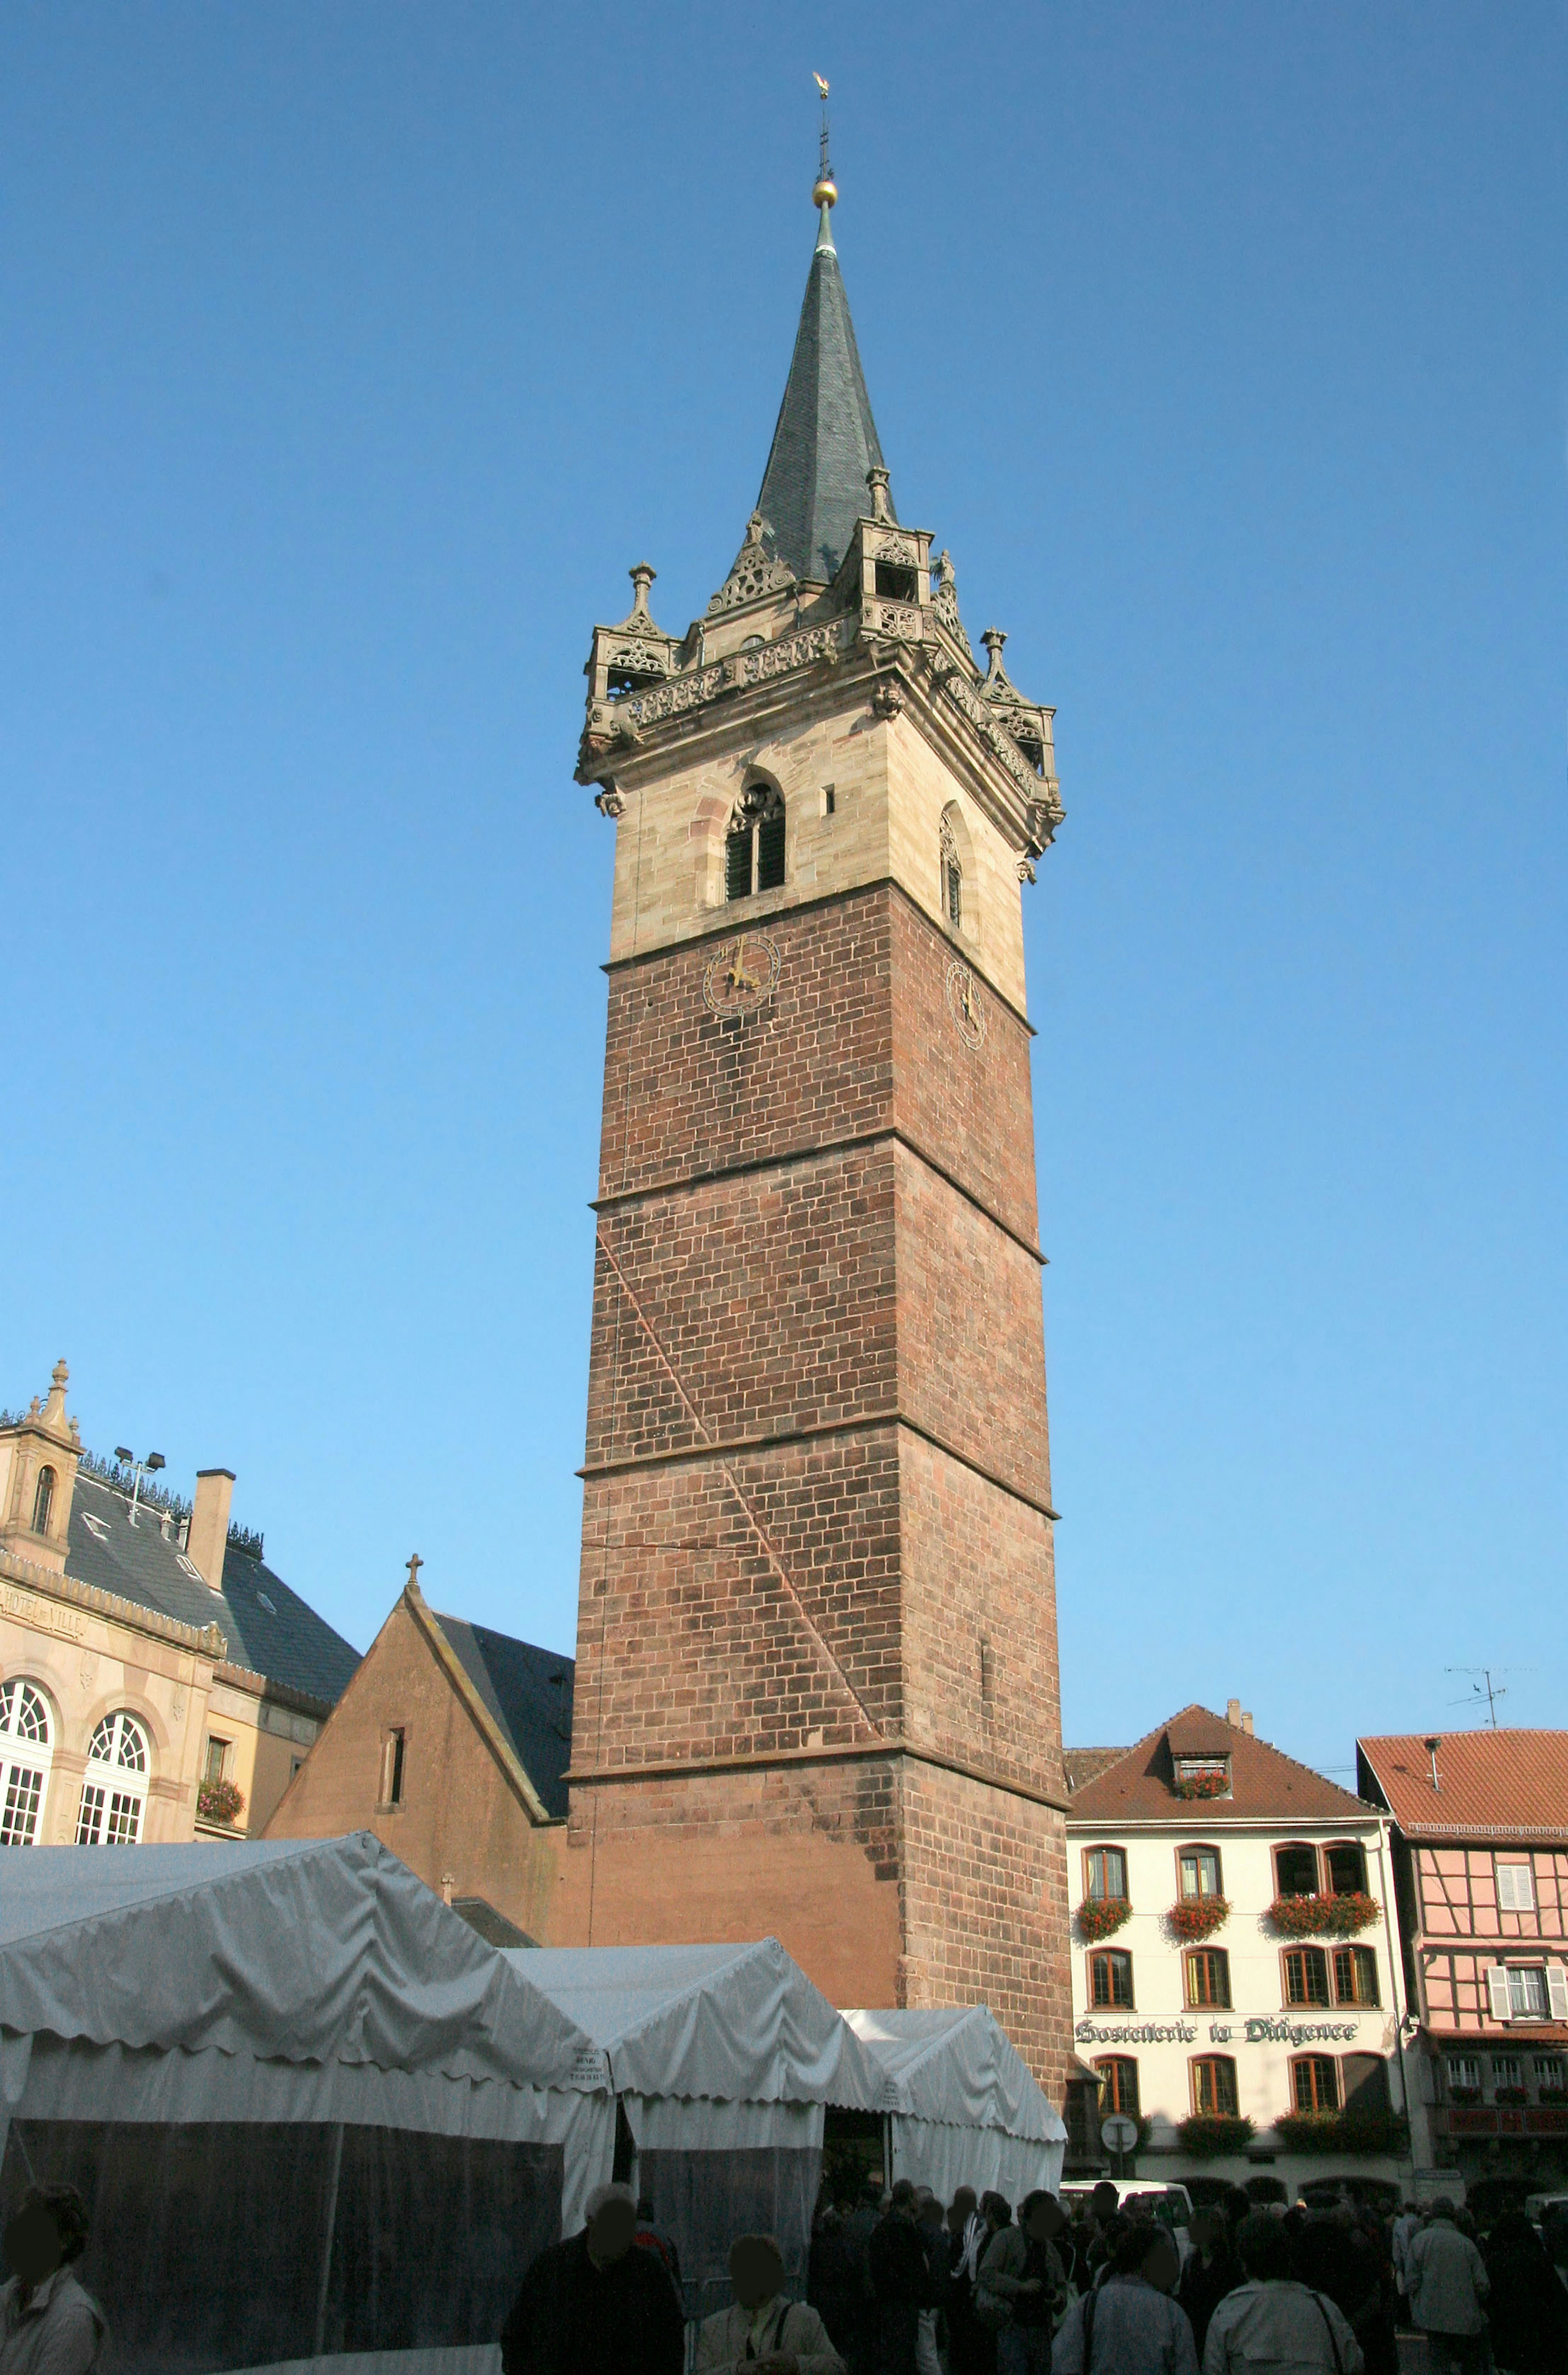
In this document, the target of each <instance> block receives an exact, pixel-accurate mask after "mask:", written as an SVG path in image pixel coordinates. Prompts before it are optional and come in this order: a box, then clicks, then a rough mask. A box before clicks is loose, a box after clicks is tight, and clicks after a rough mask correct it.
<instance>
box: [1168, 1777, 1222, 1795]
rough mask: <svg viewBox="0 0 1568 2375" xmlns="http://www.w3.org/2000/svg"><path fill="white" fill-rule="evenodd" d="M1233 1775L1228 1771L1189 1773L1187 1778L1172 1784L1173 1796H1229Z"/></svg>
mask: <svg viewBox="0 0 1568 2375" xmlns="http://www.w3.org/2000/svg"><path fill="white" fill-rule="evenodd" d="M1230 1794H1231V1777H1230V1775H1229V1774H1228V1773H1189V1774H1188V1775H1187V1777H1186V1778H1185V1780H1175V1781H1173V1782H1172V1784H1171V1795H1172V1796H1173V1798H1187V1799H1192V1798H1228V1797H1229V1796H1230Z"/></svg>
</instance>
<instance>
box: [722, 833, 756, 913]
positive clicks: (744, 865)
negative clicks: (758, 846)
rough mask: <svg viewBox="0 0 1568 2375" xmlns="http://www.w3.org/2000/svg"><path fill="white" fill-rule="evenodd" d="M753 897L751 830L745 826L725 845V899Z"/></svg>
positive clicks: (729, 838) (732, 835)
mask: <svg viewBox="0 0 1568 2375" xmlns="http://www.w3.org/2000/svg"><path fill="white" fill-rule="evenodd" d="M750 896H751V828H750V826H749V825H744V826H742V827H740V828H739V829H738V830H737V831H736V832H734V833H731V834H730V835H729V837H728V839H727V840H726V842H725V898H726V899H749V898H750Z"/></svg>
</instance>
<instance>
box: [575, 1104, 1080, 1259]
mask: <svg viewBox="0 0 1568 2375" xmlns="http://www.w3.org/2000/svg"><path fill="white" fill-rule="evenodd" d="M868 1146H902V1148H903V1150H904V1152H905V1153H906V1154H913V1155H914V1159H915V1161H916V1163H923V1164H925V1168H926V1170H927V1171H929V1172H932V1173H934V1174H935V1176H937V1178H938V1179H940V1180H941V1181H943V1182H944V1184H945V1185H946V1186H947V1187H949V1188H952V1189H953V1191H954V1193H955V1194H956V1195H959V1196H961V1197H962V1198H963V1199H964V1201H965V1203H966V1204H973V1207H974V1209H975V1211H977V1212H978V1213H980V1215H981V1216H982V1218H983V1219H984V1220H987V1221H989V1222H990V1223H992V1225H993V1227H995V1228H998V1229H1000V1231H1001V1232H1002V1235H1004V1236H1005V1237H1009V1238H1010V1239H1011V1240H1012V1242H1013V1244H1014V1245H1015V1246H1017V1247H1019V1249H1020V1252H1022V1253H1026V1254H1027V1255H1028V1256H1029V1258H1030V1259H1031V1261H1036V1262H1038V1263H1039V1264H1040V1267H1041V1269H1042V1270H1049V1268H1050V1266H1051V1259H1050V1256H1049V1255H1048V1254H1043V1253H1042V1252H1041V1250H1040V1247H1038V1246H1037V1245H1034V1244H1032V1242H1031V1240H1030V1239H1029V1238H1028V1237H1025V1236H1020V1234H1019V1232H1018V1230H1017V1229H1013V1228H1009V1227H1008V1223H1007V1222H1006V1221H1004V1220H1003V1218H1002V1216H1001V1214H1000V1213H999V1212H994V1211H992V1210H991V1207H990V1205H989V1204H987V1203H986V1202H985V1201H984V1199H983V1198H981V1197H979V1196H977V1195H976V1194H975V1192H974V1190H973V1188H966V1187H965V1186H964V1184H963V1181H962V1180H961V1179H956V1178H955V1177H954V1176H953V1174H952V1173H951V1172H950V1171H949V1170H948V1169H947V1168H946V1166H945V1165H944V1164H940V1163H938V1162H937V1158H936V1156H935V1155H934V1154H928V1153H927V1152H926V1151H925V1148H924V1147H923V1146H921V1145H919V1144H918V1143H917V1141H916V1140H914V1139H913V1138H911V1137H910V1136H909V1134H908V1132H907V1131H906V1130H902V1129H871V1130H867V1131H866V1132H865V1133H864V1135H863V1136H861V1137H859V1138H827V1139H823V1140H820V1141H819V1143H818V1144H817V1145H815V1146H796V1147H791V1148H789V1149H788V1150H787V1151H786V1152H784V1153H783V1154H759V1155H755V1156H753V1157H752V1159H751V1160H750V1161H749V1162H748V1163H724V1164H719V1165H718V1166H717V1167H716V1168H715V1169H713V1170H712V1171H688V1172H684V1173H682V1174H681V1176H679V1177H678V1178H673V1179H663V1180H659V1181H657V1182H656V1183H655V1184H654V1186H653V1187H651V1188H619V1189H618V1190H617V1191H616V1192H615V1193H614V1194H612V1195H609V1196H594V1197H590V1198H589V1199H588V1210H589V1211H591V1212H613V1211H619V1210H620V1209H621V1208H622V1207H624V1206H626V1205H629V1204H651V1203H654V1201H656V1200H657V1199H658V1198H659V1197H661V1196H678V1195H680V1194H682V1193H683V1192H684V1190H685V1189H687V1188H706V1187H708V1186H709V1185H710V1184H711V1183H712V1182H713V1181H715V1180H720V1179H743V1178H745V1177H746V1176H748V1175H749V1173H752V1172H757V1171H784V1170H786V1169H787V1168H788V1167H789V1166H790V1165H791V1164H796V1163H816V1162H825V1161H826V1160H827V1158H828V1157H829V1156H830V1155H832V1154H855V1153H858V1152H860V1150H861V1149H862V1148H863V1147H868Z"/></svg>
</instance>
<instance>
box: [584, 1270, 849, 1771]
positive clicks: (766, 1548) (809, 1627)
mask: <svg viewBox="0 0 1568 2375" xmlns="http://www.w3.org/2000/svg"><path fill="white" fill-rule="evenodd" d="M595 1235H596V1236H597V1238H598V1242H599V1245H600V1247H601V1248H602V1250H603V1253H604V1257H605V1259H606V1261H607V1262H608V1264H609V1266H610V1268H611V1270H613V1271H614V1272H615V1275H616V1277H617V1279H618V1280H619V1282H620V1291H621V1293H622V1294H624V1295H625V1297H626V1300H627V1301H628V1303H630V1305H631V1308H632V1311H633V1312H634V1313H635V1315H636V1317H637V1324H638V1326H639V1327H640V1328H641V1329H642V1330H643V1334H644V1335H645V1336H646V1338H647V1340H648V1341H649V1343H650V1344H651V1345H652V1346H653V1348H654V1358H655V1359H656V1360H657V1362H658V1364H659V1365H660V1367H661V1368H662V1369H663V1370H664V1372H665V1375H666V1377H668V1379H669V1381H670V1383H671V1385H672V1386H673V1387H674V1388H675V1390H676V1392H677V1393H678V1395H679V1396H680V1399H681V1401H682V1402H683V1404H684V1405H685V1408H686V1412H687V1415H688V1416H689V1417H690V1421H691V1424H692V1425H693V1426H694V1427H697V1428H698V1429H699V1430H700V1431H701V1434H702V1435H703V1436H708V1434H709V1430H708V1427H707V1424H706V1422H705V1421H704V1419H703V1418H702V1415H701V1412H700V1411H699V1410H698V1408H697V1405H696V1404H695V1402H694V1401H693V1400H692V1399H691V1397H690V1394H689V1393H688V1392H687V1390H686V1388H685V1387H684V1386H683V1385H682V1384H681V1382H680V1379H679V1377H678V1376H677V1375H676V1372H675V1369H674V1366H673V1365H672V1364H671V1362H670V1359H669V1356H668V1355H667V1353H666V1351H665V1348H664V1346H663V1345H662V1344H661V1343H660V1341H659V1340H658V1338H657V1337H656V1336H655V1335H654V1330H653V1328H652V1325H651V1324H650V1322H649V1319H648V1316H647V1314H646V1312H645V1311H644V1310H643V1306H642V1305H641V1304H640V1303H639V1302H638V1300H637V1297H636V1296H635V1295H634V1294H633V1293H632V1292H631V1286H630V1284H629V1283H628V1281H627V1278H626V1274H625V1272H624V1270H622V1269H621V1267H620V1264H619V1262H618V1261H617V1259H616V1258H615V1256H614V1254H613V1253H612V1252H611V1250H610V1247H609V1243H608V1240H607V1237H606V1235H605V1233H604V1231H603V1229H599V1230H597V1231H596V1232H595ZM710 1446H711V1438H710V1439H709V1445H705V1446H704V1450H705V1451H707V1450H708V1449H709V1447H710ZM719 1473H720V1475H721V1476H722V1477H723V1478H724V1480H725V1483H726V1484H727V1485H728V1486H729V1489H730V1491H731V1492H732V1493H733V1494H734V1495H735V1497H736V1499H737V1502H738V1503H739V1504H740V1507H741V1509H742V1511H743V1512H744V1514H745V1518H746V1522H747V1524H748V1525H749V1527H750V1529H751V1530H752V1532H753V1533H754V1534H755V1535H756V1537H757V1540H758V1541H759V1542H760V1544H761V1546H762V1551H763V1554H764V1555H765V1557H766V1558H767V1561H768V1564H769V1566H771V1567H772V1570H773V1573H774V1574H775V1575H776V1576H777V1577H778V1579H779V1581H780V1583H781V1584H782V1585H783V1586H784V1591H785V1594H786V1595H787V1597H788V1599H789V1601H790V1604H791V1606H792V1607H793V1608H794V1610H795V1613H796V1616H797V1617H798V1618H799V1620H800V1623H801V1625H802V1626H803V1627H804V1628H805V1630H806V1632H807V1633H808V1635H809V1637H810V1638H811V1640H812V1641H813V1642H814V1643H815V1645H816V1647H817V1649H818V1650H819V1653H820V1655H821V1656H822V1657H823V1658H824V1659H825V1660H826V1661H827V1664H828V1667H829V1670H830V1672H831V1673H832V1674H833V1676H834V1677H835V1679H836V1680H837V1681H838V1683H839V1684H841V1685H842V1686H843V1690H844V1691H845V1692H846V1693H847V1695H848V1696H849V1697H850V1699H851V1700H852V1701H853V1702H854V1706H855V1712H856V1714H857V1715H858V1716H859V1718H860V1719H861V1721H862V1723H864V1725H865V1726H866V1729H867V1731H868V1732H869V1733H870V1734H871V1737H872V1739H873V1740H880V1739H881V1737H882V1734H881V1731H880V1729H879V1728H878V1724H877V1723H876V1721H875V1720H874V1719H873V1717H872V1715H871V1711H870V1709H869V1708H868V1707H867V1705H866V1702H865V1700H864V1699H863V1698H862V1697H861V1696H860V1693H859V1692H858V1691H857V1690H856V1689H855V1684H853V1683H852V1682H851V1681H850V1679H849V1676H848V1675H847V1674H846V1673H845V1672H844V1670H843V1667H842V1666H841V1665H840V1663H839V1661H838V1660H837V1659H836V1658H835V1657H834V1655H833V1653H832V1650H831V1648H829V1646H828V1643H827V1642H826V1641H825V1640H824V1639H823V1637H822V1636H821V1634H820V1633H819V1631H818V1630H817V1627H816V1625H814V1624H813V1623H812V1621H811V1617H810V1614H809V1613H808V1609H807V1607H806V1603H805V1601H803V1600H802V1599H801V1597H800V1594H799V1592H798V1591H797V1590H796V1588H795V1585H794V1583H793V1582H792V1580H791V1578H790V1576H789V1574H788V1571H787V1569H786V1568H785V1566H784V1561H783V1560H782V1559H781V1558H780V1556H779V1554H778V1552H777V1551H776V1550H775V1549H774V1548H773V1545H772V1542H771V1541H770V1540H769V1537H768V1535H767V1533H766V1532H765V1531H764V1530H763V1527H762V1522H761V1520H760V1518H759V1517H758V1515H757V1513H756V1511H755V1510H754V1509H753V1507H751V1504H750V1502H749V1500H748V1499H747V1497H746V1495H745V1494H744V1493H743V1492H742V1491H741V1489H740V1485H739V1483H738V1481H737V1477H736V1474H735V1471H734V1470H733V1469H732V1468H731V1467H730V1466H729V1464H728V1462H727V1461H726V1460H725V1459H724V1458H723V1457H722V1455H721V1456H720V1457H719Z"/></svg>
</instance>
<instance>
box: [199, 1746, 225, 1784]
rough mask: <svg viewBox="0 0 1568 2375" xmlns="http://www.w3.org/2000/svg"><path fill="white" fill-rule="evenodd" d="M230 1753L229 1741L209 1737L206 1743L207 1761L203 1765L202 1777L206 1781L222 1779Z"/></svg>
mask: <svg viewBox="0 0 1568 2375" xmlns="http://www.w3.org/2000/svg"><path fill="white" fill-rule="evenodd" d="M228 1755H229V1743H228V1741H226V1740H212V1739H209V1740H208V1742H207V1743H206V1761H205V1763H204V1765H203V1767H202V1779H203V1780H204V1781H221V1780H222V1778H223V1767H224V1765H225V1763H226V1762H227V1759H228Z"/></svg>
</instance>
